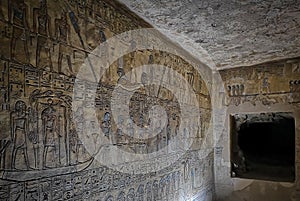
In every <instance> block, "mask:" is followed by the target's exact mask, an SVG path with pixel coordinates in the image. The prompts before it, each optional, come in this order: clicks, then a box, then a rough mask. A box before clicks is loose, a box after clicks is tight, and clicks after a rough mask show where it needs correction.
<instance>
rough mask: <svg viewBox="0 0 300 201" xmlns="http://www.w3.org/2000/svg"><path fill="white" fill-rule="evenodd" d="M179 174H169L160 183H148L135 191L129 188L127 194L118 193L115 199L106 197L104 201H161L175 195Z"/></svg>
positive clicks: (156, 181) (109, 196) (155, 181)
mask: <svg viewBox="0 0 300 201" xmlns="http://www.w3.org/2000/svg"><path fill="white" fill-rule="evenodd" d="M179 177H180V172H174V173H170V174H168V175H166V176H164V177H163V178H162V179H161V180H160V181H158V180H154V181H153V182H152V181H149V182H148V183H147V184H140V185H139V186H138V188H137V190H135V189H134V188H130V189H129V190H128V192H127V194H126V193H125V192H124V191H121V192H119V193H118V194H117V195H116V197H115V198H114V196H112V195H108V196H107V197H106V198H105V199H104V200H105V201H114V200H117V201H134V200H135V201H144V200H147V201H152V200H162V199H166V198H167V197H170V198H171V197H172V196H174V195H175V191H176V190H178V188H179V185H180V184H179V183H180V178H179Z"/></svg>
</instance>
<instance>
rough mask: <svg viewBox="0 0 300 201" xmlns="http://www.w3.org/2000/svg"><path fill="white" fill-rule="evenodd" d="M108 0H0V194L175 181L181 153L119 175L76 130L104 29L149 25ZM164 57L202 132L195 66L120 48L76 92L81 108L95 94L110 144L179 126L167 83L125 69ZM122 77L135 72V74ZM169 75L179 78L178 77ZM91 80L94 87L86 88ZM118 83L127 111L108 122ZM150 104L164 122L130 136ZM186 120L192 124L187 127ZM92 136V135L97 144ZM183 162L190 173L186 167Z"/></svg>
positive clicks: (38, 195)
mask: <svg viewBox="0 0 300 201" xmlns="http://www.w3.org/2000/svg"><path fill="white" fill-rule="evenodd" d="M114 6H115V4H113V3H111V2H110V1H106V0H101V1H94V0H88V1H83V0H63V1H55V0H39V1H33V0H12V1H10V0H7V1H6V0H1V1H0V36H1V37H0V46H1V50H0V53H1V55H0V94H1V96H0V128H1V129H0V200H96V199H97V200H159V199H161V200H163V199H166V197H168V196H170V195H175V194H176V193H175V191H178V190H179V189H180V187H179V186H180V185H181V184H182V182H183V181H184V180H183V179H182V175H183V166H182V163H181V161H178V162H177V164H176V165H174V167H170V169H167V170H164V171H162V172H160V173H155V174H154V175H150V174H149V175H146V176H145V175H144V176H140V175H126V174H121V173H119V172H115V171H113V170H111V169H108V168H107V167H105V166H101V165H98V164H97V163H96V162H95V160H94V156H93V154H91V153H88V151H87V150H86V149H85V147H84V144H83V142H82V141H81V140H80V139H79V136H80V134H84V132H85V129H84V128H86V127H87V126H89V127H91V128H92V127H93V126H95V122H90V121H87V120H85V118H84V113H83V108H79V109H78V110H77V111H75V112H74V113H75V115H74V116H73V114H72V95H73V85H74V82H75V77H76V74H77V72H78V70H79V68H80V66H81V65H82V64H83V62H84V60H85V58H86V57H87V56H88V54H89V53H90V52H91V51H93V49H94V48H95V47H97V46H98V45H99V44H101V43H104V42H105V41H106V40H107V39H108V38H110V37H112V36H114V35H116V34H118V33H122V32H124V31H128V30H133V29H137V28H139V27H149V25H148V24H146V23H145V22H143V21H141V20H140V19H138V18H137V17H134V16H133V15H127V14H126V12H124V11H123V10H122V9H124V8H115V7H114ZM132 45H134V44H132ZM103 56H107V55H103ZM167 63H168V66H171V67H172V68H174V70H176V71H177V72H178V73H179V74H181V75H182V76H183V77H185V78H186V80H187V81H188V82H189V84H190V85H191V86H193V90H194V91H195V93H196V96H197V98H198V100H199V103H200V104H201V106H200V107H201V108H200V110H201V113H202V114H205V115H204V117H203V118H202V119H200V120H199V124H198V125H194V127H195V128H196V129H197V132H198V137H199V138H201V136H202V135H203V133H205V131H206V130H207V128H208V125H209V122H210V110H211V107H210V98H209V97H210V96H209V93H208V90H207V88H206V86H205V85H204V81H203V80H202V78H201V76H200V75H199V73H198V72H197V71H196V70H195V69H193V67H192V66H191V65H190V64H188V63H187V62H185V61H184V60H183V59H182V58H179V57H178V56H176V55H172V54H169V53H166V52H159V51H154V50H153V51H152V50H151V51H150V50H144V51H136V52H132V53H130V54H128V55H124V57H123V58H121V59H120V60H119V61H117V62H116V63H114V64H113V65H112V66H111V67H110V68H109V70H108V71H107V72H106V76H105V77H104V78H103V79H101V80H100V81H99V83H89V82H87V81H85V80H80V86H81V87H80V90H78V91H76V92H74V93H75V94H74V97H75V98H76V99H80V100H86V105H84V107H87V108H88V107H91V105H89V104H90V102H91V101H88V100H94V103H95V106H96V110H97V111H96V112H97V115H98V116H97V117H98V120H99V123H100V125H101V129H102V131H103V132H104V134H105V137H107V138H108V139H110V140H111V142H112V144H113V145H114V146H118V147H121V149H123V150H124V151H127V152H133V153H141V154H145V153H152V152H155V151H156V150H158V149H161V148H163V147H165V146H167V145H168V143H169V142H170V140H171V139H172V138H173V137H174V136H175V135H177V134H179V132H180V131H179V124H180V123H181V121H182V119H181V117H180V108H179V105H178V101H177V100H176V98H175V97H174V95H172V92H171V91H169V90H168V89H166V88H163V87H160V86H154V85H145V83H147V81H149V80H147V79H149V77H153V76H149V75H147V74H144V75H142V76H141V77H142V80H141V83H143V85H140V84H139V85H132V84H131V83H129V82H128V78H126V76H127V74H126V73H127V72H129V71H132V69H133V68H134V67H135V66H139V65H142V64H161V65H166V64H167ZM178 66H180V68H179V67H178ZM185 69H186V70H185ZM125 74H126V76H124V75H125ZM128 76H131V78H135V79H137V78H138V75H135V74H134V73H132V74H130V73H129V75H128ZM165 76H170V77H172V75H165ZM171 82H172V83H170V84H174V85H178V86H179V83H177V82H176V80H171ZM268 82H269V80H268V81H266V82H265V83H266V86H267V83H268ZM293 83H294V82H293ZM94 85H97V94H96V95H95V96H90V93H89V91H90V90H91V89H92V88H93V87H92V86H94ZM117 85H119V86H121V87H123V88H125V89H126V90H129V91H133V90H135V91H136V92H135V93H134V95H133V97H132V98H131V103H130V110H131V114H130V118H129V119H125V118H124V117H123V116H121V115H120V116H119V117H118V118H117V119H118V121H119V122H114V121H113V118H112V111H111V108H110V100H111V96H112V91H113V89H114V87H116V86H117ZM271 87H272V86H270V89H272V88H271ZM293 90H295V88H293ZM182 96H186V97H184V98H185V99H187V100H188V99H189V97H188V96H187V95H185V94H184V93H183V94H182ZM156 104H157V105H160V106H162V107H164V108H165V109H166V113H167V115H168V121H167V125H166V128H164V129H162V131H161V132H160V134H159V135H157V136H155V137H152V138H149V139H145V140H140V139H137V138H136V137H137V136H138V135H141V134H140V133H138V132H137V131H136V130H134V129H133V126H132V125H133V124H134V123H135V124H137V125H138V126H140V127H146V126H147V125H149V123H150V122H149V117H148V112H149V110H150V109H151V107H152V106H153V105H156ZM74 118H76V122H77V125H75V123H74ZM155 123H156V124H159V123H160V122H155ZM117 124H119V125H123V127H124V128H126V129H127V131H126V133H129V135H125V134H124V133H125V130H122V129H120V128H118V127H117ZM76 128H77V129H76ZM189 129H194V128H185V132H188V130H189ZM96 136H97V135H95V136H92V137H94V141H95V144H96V143H97V138H96ZM91 146H93V145H91ZM95 147H96V146H95ZM201 160H202V159H201ZM203 163H205V162H204V161H203ZM194 165H195V166H196V164H194ZM189 167H193V165H191V166H189ZM185 171H187V172H185V174H190V172H189V171H191V170H190V169H188V170H185ZM203 171H205V170H203ZM194 176H195V178H200V177H201V175H200V174H198V175H197V176H196V175H194ZM184 182H188V181H184ZM199 187H200V186H199ZM201 187H203V188H204V187H205V184H203V185H202V186H201ZM178 194H179V193H178Z"/></svg>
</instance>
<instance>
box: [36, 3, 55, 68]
mask: <svg viewBox="0 0 300 201" xmlns="http://www.w3.org/2000/svg"><path fill="white" fill-rule="evenodd" d="M50 27H51V18H50V16H49V15H48V8H47V0H40V7H39V8H34V9H33V30H34V32H36V33H37V47H36V66H37V67H41V66H40V62H41V51H44V52H45V53H46V54H47V57H48V65H49V68H50V71H53V65H52V59H51V44H50V42H49V38H50V37H51V28H50Z"/></svg>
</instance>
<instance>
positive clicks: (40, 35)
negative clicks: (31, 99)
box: [0, 0, 106, 75]
mask: <svg viewBox="0 0 300 201" xmlns="http://www.w3.org/2000/svg"><path fill="white" fill-rule="evenodd" d="M64 2H65V1H59V2H57V3H58V4H60V6H61V7H62V8H63V9H62V11H61V16H60V17H57V18H55V19H54V20H52V19H51V17H52V16H50V15H49V12H48V1H47V0H40V1H39V7H37V8H33V12H32V13H28V10H31V9H29V8H28V5H27V4H26V3H25V2H24V0H14V1H8V8H7V10H8V15H9V18H10V19H9V21H10V22H9V24H10V25H12V26H11V27H9V28H7V29H12V30H11V31H10V32H9V33H7V34H5V36H6V37H7V38H10V52H9V53H10V59H11V60H13V61H17V62H25V63H26V64H29V65H35V66H36V67H40V68H46V67H47V68H48V69H49V70H50V71H56V72H59V73H65V72H63V69H62V68H63V66H64V64H63V63H65V65H66V67H67V70H66V71H67V72H68V74H71V75H74V74H75V72H74V71H75V70H74V66H72V65H73V64H72V61H71V59H72V57H74V58H75V56H74V51H76V50H73V46H74V44H72V40H71V38H72V36H71V34H72V30H74V32H75V34H74V33H73V34H74V36H75V37H77V38H78V39H79V41H80V44H79V47H80V48H83V49H86V46H87V45H86V44H85V43H84V42H83V41H84V39H83V33H82V32H83V31H85V30H81V27H80V24H79V20H78V17H77V16H76V15H75V13H74V12H73V11H72V10H70V8H68V4H66V3H64ZM0 6H1V3H0ZM64 7H65V8H64ZM1 9H2V8H0V11H1ZM30 16H32V27H30V26H29V23H28V19H29V17H30ZM0 19H1V12H0ZM52 21H54V31H51V29H52ZM10 25H9V26H10ZM86 37H87V36H86ZM96 38H97V39H98V40H99V41H95V42H97V43H98V42H103V41H105V40H106V36H105V33H104V31H103V28H102V27H100V28H99V29H98V35H97V37H96ZM33 40H36V50H35V61H36V63H35V64H33V63H31V55H30V54H31V53H30V51H29V48H30V47H29V46H32V45H33V42H32V41H33ZM95 40H96V39H95ZM73 43H74V42H73ZM56 46H57V47H58V48H57V49H58V58H57V59H56V62H57V69H54V66H53V60H54V56H53V55H54V54H55V53H54V49H56V48H54V47H56ZM20 50H21V51H22V52H21V51H20ZM21 57H22V58H21ZM65 74H66V73H65Z"/></svg>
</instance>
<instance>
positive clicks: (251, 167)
mask: <svg viewBox="0 0 300 201" xmlns="http://www.w3.org/2000/svg"><path fill="white" fill-rule="evenodd" d="M233 118H234V122H233V132H232V138H233V140H232V142H233V143H234V144H232V156H233V157H232V174H233V176H236V177H241V178H251V179H262V180H272V181H287V182H292V181H294V180H295V121H294V118H293V117H292V116H291V115H290V114H288V113H272V114H258V115H253V114H251V115H235V116H234V117H233Z"/></svg>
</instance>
